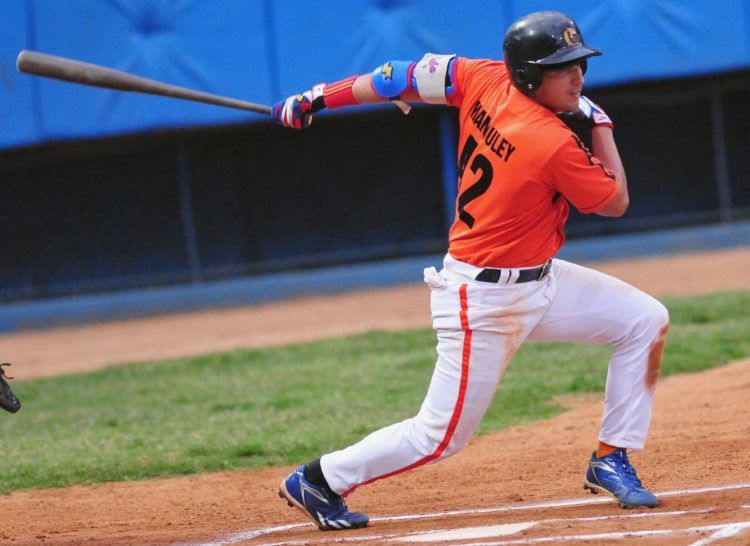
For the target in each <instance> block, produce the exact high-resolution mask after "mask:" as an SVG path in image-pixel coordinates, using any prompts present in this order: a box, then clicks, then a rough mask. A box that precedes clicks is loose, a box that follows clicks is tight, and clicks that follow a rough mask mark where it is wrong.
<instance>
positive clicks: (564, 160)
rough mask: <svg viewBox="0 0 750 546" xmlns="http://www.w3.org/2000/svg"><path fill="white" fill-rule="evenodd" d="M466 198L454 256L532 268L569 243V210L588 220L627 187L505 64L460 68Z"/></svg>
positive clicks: (459, 64)
mask: <svg viewBox="0 0 750 546" xmlns="http://www.w3.org/2000/svg"><path fill="white" fill-rule="evenodd" d="M454 77H455V82H454V84H455V85H456V88H457V92H456V94H455V96H453V97H451V99H450V104H451V105H452V106H455V107H457V108H459V109H460V110H459V123H460V136H459V149H458V177H459V178H458V199H457V200H456V220H455V222H454V223H453V226H452V227H451V230H450V248H449V252H450V254H451V256H453V257H454V258H456V259H457V260H460V261H462V262H467V263H470V264H472V265H476V266H480V267H497V268H503V267H514V268H515V267H530V266H536V265H540V264H543V263H545V262H546V261H547V260H548V259H550V258H552V257H553V256H554V255H555V253H556V252H557V251H558V249H559V248H560V247H561V246H562V244H563V242H564V241H565V233H564V231H563V226H564V224H565V221H566V220H567V218H568V201H570V202H571V203H572V204H573V205H574V206H575V207H576V208H577V209H578V210H580V211H581V212H584V213H590V212H596V211H597V210H600V209H601V208H602V207H604V206H605V205H606V204H608V203H609V202H610V201H611V200H612V199H614V197H615V195H616V193H617V187H618V183H617V180H616V177H615V175H614V174H613V173H612V172H611V171H610V170H608V169H606V168H604V166H603V165H602V163H601V161H599V160H598V159H597V158H596V157H594V156H593V155H592V154H591V152H590V151H589V150H588V149H587V148H586V147H585V146H584V144H583V143H582V142H581V140H580V139H579V138H578V137H577V136H576V135H575V134H574V133H573V132H572V131H571V130H570V129H569V128H568V127H567V126H566V125H565V124H564V123H563V122H562V121H560V119H559V118H558V117H557V115H555V113H554V112H552V111H551V110H549V109H547V108H545V107H544V106H542V105H540V104H538V103H536V102H534V101H533V100H531V99H530V98H529V97H527V96H526V95H524V94H523V93H521V92H520V91H519V90H518V89H516V88H515V87H514V86H513V84H512V83H511V81H510V78H509V77H508V72H507V70H506V67H505V63H503V62H499V61H491V60H472V59H466V58H459V59H457V60H456V69H455V72H454Z"/></svg>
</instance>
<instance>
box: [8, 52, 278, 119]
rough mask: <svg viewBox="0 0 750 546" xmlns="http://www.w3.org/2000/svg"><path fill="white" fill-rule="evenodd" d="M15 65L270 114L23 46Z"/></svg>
mask: <svg viewBox="0 0 750 546" xmlns="http://www.w3.org/2000/svg"><path fill="white" fill-rule="evenodd" d="M16 68H17V69H18V71H19V72H23V73H26V74H33V75H35V76H43V77H46V78H53V79H56V80H62V81H67V82H72V83H80V84H83V85H90V86H93V87H104V88H107V89H116V90H118V91H130V92H134V93H146V94H150V95H161V96H165V97H174V98H178V99H185V100H192V101H196V102H204V103H207V104H215V105H218V106H225V107H227V108H235V109H238V110H245V111H247V112H255V113H258V114H266V115H270V114H271V107H270V106H266V105H263V104H254V103H252V102H246V101H242V100H238V99H233V98H230V97H223V96H221V95H214V94H212V93H205V92H203V91H196V90H195V89H188V88H187V87H180V86H177V85H171V84H168V83H164V82H160V81H157V80H152V79H149V78H144V77H141V76H136V75H135V74H130V73H128V72H123V71H121V70H115V69H114V68H107V67H105V66H100V65H97V64H91V63H86V62H83V61H77V60H74V59H67V58H65V57H57V56H55V55H48V54H46V53H39V52H38V51H29V50H23V51H21V52H20V53H19V54H18V59H17V60H16Z"/></svg>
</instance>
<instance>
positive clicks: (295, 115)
mask: <svg viewBox="0 0 750 546" xmlns="http://www.w3.org/2000/svg"><path fill="white" fill-rule="evenodd" d="M322 95H323V84H320V85H316V86H315V87H313V88H312V89H311V90H310V91H305V92H304V93H300V94H298V95H292V96H291V97H288V98H286V99H284V100H282V101H280V102H277V103H276V104H275V105H274V106H273V108H272V109H271V115H272V116H273V117H275V118H276V121H278V122H279V123H280V124H281V125H283V126H284V127H290V128H292V129H307V128H308V127H309V126H310V124H311V123H312V115H313V114H314V113H315V112H317V111H318V110H321V109H322V108H325V104H324V103H323V101H322ZM316 99H317V100H316Z"/></svg>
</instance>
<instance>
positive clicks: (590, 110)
mask: <svg viewBox="0 0 750 546" xmlns="http://www.w3.org/2000/svg"><path fill="white" fill-rule="evenodd" d="M578 111H579V112H580V113H581V114H583V117H584V118H585V119H587V120H588V122H589V124H590V126H591V127H614V123H612V120H611V119H610V118H609V116H608V115H607V113H606V112H605V111H604V109H603V108H602V107H601V106H599V105H598V104H596V103H595V102H594V101H592V100H591V99H589V98H588V97H584V96H583V95H581V97H580V98H579V99H578Z"/></svg>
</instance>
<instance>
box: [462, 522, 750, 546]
mask: <svg viewBox="0 0 750 546" xmlns="http://www.w3.org/2000/svg"><path fill="white" fill-rule="evenodd" d="M729 527H731V528H736V531H735V532H734V533H733V535H734V534H737V533H738V532H740V531H742V530H744V529H750V521H741V522H734V523H721V524H717V525H704V526H701V527H683V528H679V529H649V530H645V531H623V532H621V533H599V534H595V535H562V536H556V537H539V538H522V539H516V540H498V541H495V542H471V543H464V544H462V545H461V546H513V545H516V544H540V543H545V542H570V541H573V540H613V539H614V540H617V539H622V538H636V537H647V536H658V535H676V534H683V533H704V532H707V531H723V530H724V529H726V528H729ZM730 536H731V535H730Z"/></svg>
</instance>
